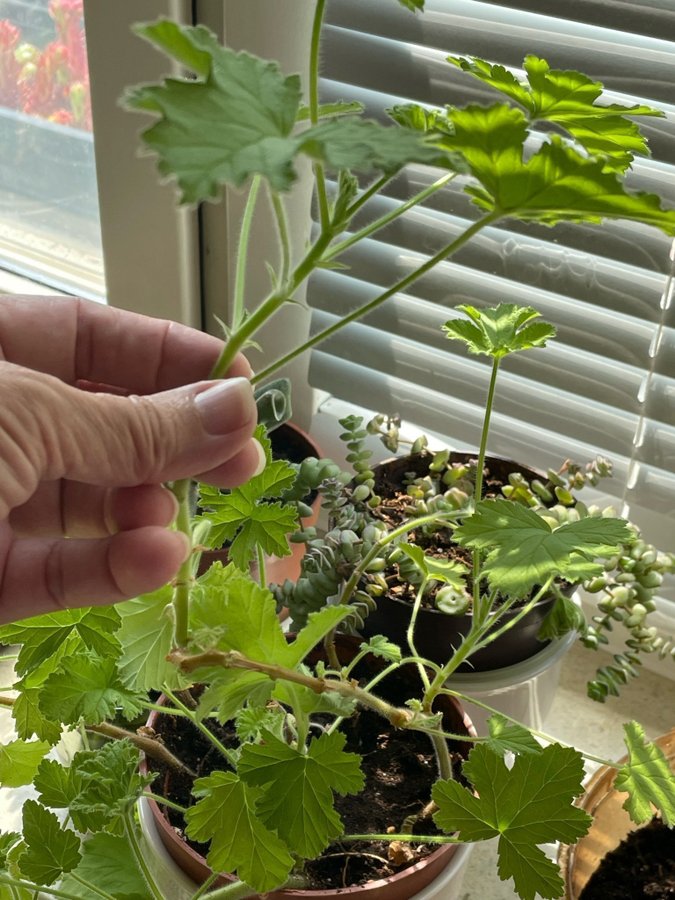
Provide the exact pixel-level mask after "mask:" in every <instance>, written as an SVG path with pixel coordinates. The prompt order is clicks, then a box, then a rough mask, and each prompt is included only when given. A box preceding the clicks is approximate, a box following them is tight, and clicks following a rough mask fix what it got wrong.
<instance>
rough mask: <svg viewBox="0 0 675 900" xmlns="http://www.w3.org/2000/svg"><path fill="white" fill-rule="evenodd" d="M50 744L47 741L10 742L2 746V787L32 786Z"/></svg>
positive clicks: (0, 765)
mask: <svg viewBox="0 0 675 900" xmlns="http://www.w3.org/2000/svg"><path fill="white" fill-rule="evenodd" d="M49 747H50V744H49V743H47V742H46V741H29V742H27V741H21V740H18V741H10V742H9V743H8V744H0V786H2V787H10V788H15V787H21V786H22V785H24V784H30V783H31V781H32V780H33V777H34V775H35V773H36V772H37V769H38V766H39V765H40V762H41V761H42V759H43V757H44V755H45V753H47V751H48V750H49Z"/></svg>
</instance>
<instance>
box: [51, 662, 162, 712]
mask: <svg viewBox="0 0 675 900" xmlns="http://www.w3.org/2000/svg"><path fill="white" fill-rule="evenodd" d="M144 697H145V695H144V694H141V693H140V692H138V691H132V690H129V689H128V688H126V687H125V686H124V685H123V684H122V682H121V680H120V677H119V675H118V673H117V668H116V664H115V660H114V659H101V658H100V657H98V656H95V655H92V654H86V655H82V656H78V657H75V658H71V659H69V660H68V667H67V670H65V669H62V670H60V671H57V672H55V673H54V674H53V675H50V676H49V678H48V679H47V680H46V682H45V684H44V687H43V688H42V691H41V692H40V699H39V703H40V708H41V709H42V711H43V712H44V713H45V715H47V714H50V715H52V716H56V717H57V718H58V719H59V721H61V722H62V723H63V724H64V725H76V724H77V723H78V722H79V720H80V719H81V718H82V719H84V720H85V721H86V722H87V723H88V724H89V725H98V724H99V723H100V722H103V721H104V720H105V719H112V718H114V717H115V715H116V714H118V713H119V714H121V715H122V716H124V718H125V719H133V718H135V717H136V716H137V715H139V713H140V712H141V711H142V709H143V705H142V701H143V699H144Z"/></svg>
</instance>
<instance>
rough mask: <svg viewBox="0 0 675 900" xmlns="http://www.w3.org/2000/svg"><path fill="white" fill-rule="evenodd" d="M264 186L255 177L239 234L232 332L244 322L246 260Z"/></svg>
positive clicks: (260, 177) (259, 178) (258, 176)
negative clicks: (254, 217)
mask: <svg viewBox="0 0 675 900" xmlns="http://www.w3.org/2000/svg"><path fill="white" fill-rule="evenodd" d="M261 184H262V175H255V176H254V177H253V180H252V181H251V187H250V190H249V192H248V198H247V200H246V207H245V209H244V215H243V216H242V219H241V231H240V234H239V247H238V248H237V268H236V274H235V277H234V296H233V298H232V330H233V331H236V329H237V328H239V326H240V325H241V323H242V322H243V320H244V313H245V310H246V305H245V297H246V260H247V258H248V245H249V241H250V237H251V225H252V223H253V213H254V212H255V207H256V203H257V202H258V193H259V192H260V186H261Z"/></svg>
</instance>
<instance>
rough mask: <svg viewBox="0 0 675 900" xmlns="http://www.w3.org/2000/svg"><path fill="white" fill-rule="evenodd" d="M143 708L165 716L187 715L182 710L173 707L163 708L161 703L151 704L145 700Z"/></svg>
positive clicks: (142, 703) (142, 704)
mask: <svg viewBox="0 0 675 900" xmlns="http://www.w3.org/2000/svg"><path fill="white" fill-rule="evenodd" d="M141 706H142V707H143V709H151V710H154V711H155V712H160V713H162V715H163V716H184V715H185V713H184V712H183V710H182V709H174V708H173V707H171V706H162V705H161V704H160V703H151V702H150V701H149V700H143V701H142V702H141Z"/></svg>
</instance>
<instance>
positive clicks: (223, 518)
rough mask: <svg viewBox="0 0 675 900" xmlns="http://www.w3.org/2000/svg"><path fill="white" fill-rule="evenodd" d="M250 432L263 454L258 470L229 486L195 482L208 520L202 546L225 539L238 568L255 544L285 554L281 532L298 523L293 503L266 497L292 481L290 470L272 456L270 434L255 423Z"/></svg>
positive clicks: (247, 560) (220, 543) (293, 474)
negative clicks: (223, 488) (226, 488)
mask: <svg viewBox="0 0 675 900" xmlns="http://www.w3.org/2000/svg"><path fill="white" fill-rule="evenodd" d="M255 436H256V438H257V439H258V440H259V441H260V443H261V444H262V446H263V449H264V451H265V457H266V460H267V464H266V466H265V468H264V469H263V471H262V472H261V473H260V474H259V475H256V476H254V477H253V478H251V479H250V480H249V481H248V482H247V483H246V484H245V485H242V486H241V487H239V488H235V489H234V490H231V491H219V490H218V489H217V488H214V487H212V486H211V485H201V486H200V505H201V507H202V508H203V509H204V510H205V512H204V516H203V517H201V518H204V519H207V520H208V521H209V522H210V524H211V529H210V531H209V534H208V538H207V543H208V546H210V547H222V546H223V544H225V543H226V542H231V546H230V548H229V557H230V560H231V561H232V562H233V563H235V564H236V565H237V566H238V567H239V568H240V569H242V570H243V571H245V570H247V569H248V567H249V566H250V564H251V561H252V560H253V557H254V553H255V548H256V546H259V547H261V548H262V549H263V551H264V552H265V553H267V554H268V556H288V555H289V554H290V552H291V551H290V548H289V546H288V539H287V535H288V534H290V533H291V532H293V531H295V529H296V528H297V527H298V514H297V509H296V507H295V506H294V505H293V504H290V503H281V502H275V503H273V502H271V501H272V500H273V498H275V497H280V496H281V495H282V494H283V493H284V492H285V491H287V490H289V489H290V488H291V487H292V485H293V483H294V481H295V479H296V470H295V469H294V467H293V466H292V465H291V464H290V463H288V462H287V461H286V460H276V461H273V460H272V455H271V444H270V440H269V438H268V437H267V436H266V434H265V431H264V429H263V428H261V427H258V428H257V429H256V432H255Z"/></svg>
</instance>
